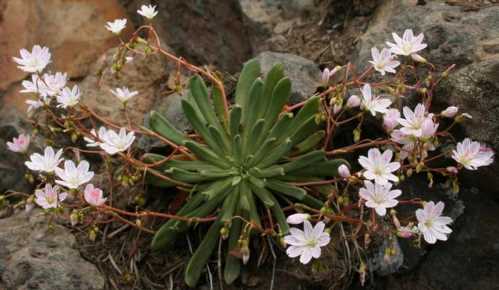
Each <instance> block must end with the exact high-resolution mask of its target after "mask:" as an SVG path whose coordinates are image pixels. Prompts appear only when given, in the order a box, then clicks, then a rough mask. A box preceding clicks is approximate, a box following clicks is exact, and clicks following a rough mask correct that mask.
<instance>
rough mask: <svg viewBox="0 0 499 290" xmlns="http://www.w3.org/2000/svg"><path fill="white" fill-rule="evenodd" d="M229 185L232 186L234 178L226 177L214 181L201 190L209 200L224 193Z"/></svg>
mask: <svg viewBox="0 0 499 290" xmlns="http://www.w3.org/2000/svg"><path fill="white" fill-rule="evenodd" d="M229 187H232V178H225V179H222V180H217V181H215V182H212V183H211V184H210V185H209V186H208V187H207V188H206V189H204V190H202V191H200V194H202V195H205V196H206V198H207V199H208V200H210V199H212V198H214V197H216V196H218V195H220V194H223V193H224V192H226V191H227V189H228V188H229Z"/></svg>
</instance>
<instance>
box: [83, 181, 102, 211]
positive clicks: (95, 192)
mask: <svg viewBox="0 0 499 290" xmlns="http://www.w3.org/2000/svg"><path fill="white" fill-rule="evenodd" d="M83 197H84V198H85V201H86V202H87V203H88V204H90V205H93V206H101V205H103V204H104V203H105V202H106V198H104V196H103V193H102V190H101V189H100V188H97V187H94V185H93V184H91V183H90V184H87V186H86V187H85V191H84V192H83Z"/></svg>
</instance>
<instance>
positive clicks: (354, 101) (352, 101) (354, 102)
mask: <svg viewBox="0 0 499 290" xmlns="http://www.w3.org/2000/svg"><path fill="white" fill-rule="evenodd" d="M360 102H361V101H360V98H359V96H357V95H351V96H350V97H349V98H348V100H347V107H348V108H355V107H358V106H360Z"/></svg>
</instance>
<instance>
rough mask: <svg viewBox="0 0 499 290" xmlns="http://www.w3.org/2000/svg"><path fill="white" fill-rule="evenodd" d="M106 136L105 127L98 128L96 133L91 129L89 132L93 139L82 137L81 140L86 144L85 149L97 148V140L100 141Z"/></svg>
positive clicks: (98, 144) (98, 143)
mask: <svg viewBox="0 0 499 290" xmlns="http://www.w3.org/2000/svg"><path fill="white" fill-rule="evenodd" d="M106 134H107V130H106V128H105V127H100V128H99V132H98V133H96V132H95V129H92V130H90V135H92V136H93V138H90V137H83V140H85V141H86V142H87V143H88V144H87V147H99V146H100V144H101V142H99V141H98V139H101V138H102V136H104V135H106Z"/></svg>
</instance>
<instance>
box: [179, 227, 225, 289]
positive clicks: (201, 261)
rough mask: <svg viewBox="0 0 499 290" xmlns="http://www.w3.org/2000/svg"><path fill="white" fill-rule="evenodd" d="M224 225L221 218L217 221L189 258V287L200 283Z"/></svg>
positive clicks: (186, 281)
mask: <svg viewBox="0 0 499 290" xmlns="http://www.w3.org/2000/svg"><path fill="white" fill-rule="evenodd" d="M222 226H223V223H222V222H221V221H219V220H217V221H215V222H214V223H213V224H212V225H211V226H210V229H209V230H208V232H207V233H206V235H205V237H204V239H203V241H202V242H201V244H200V245H199V247H198V248H197V249H196V252H194V255H193V256H192V257H191V259H190V260H189V263H188V264H187V268H186V269H185V283H186V284H187V285H188V286H189V287H195V286H196V284H197V283H198V280H199V277H201V273H202V272H203V268H204V267H205V266H206V264H207V263H208V260H209V259H210V256H211V254H212V253H213V250H214V249H215V247H216V246H217V242H218V241H219V237H220V229H221V228H222Z"/></svg>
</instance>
